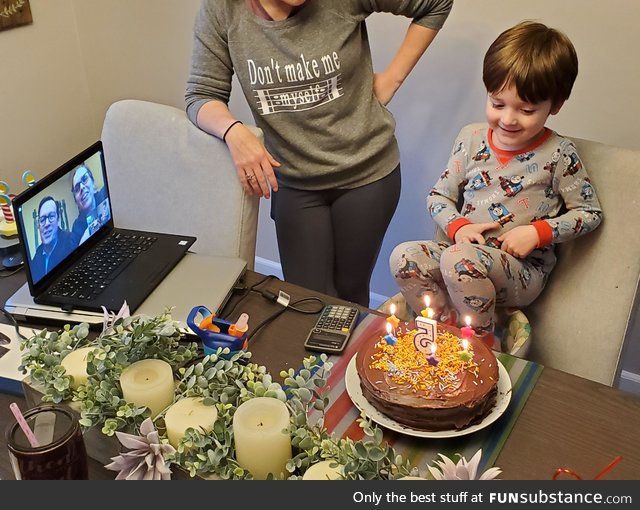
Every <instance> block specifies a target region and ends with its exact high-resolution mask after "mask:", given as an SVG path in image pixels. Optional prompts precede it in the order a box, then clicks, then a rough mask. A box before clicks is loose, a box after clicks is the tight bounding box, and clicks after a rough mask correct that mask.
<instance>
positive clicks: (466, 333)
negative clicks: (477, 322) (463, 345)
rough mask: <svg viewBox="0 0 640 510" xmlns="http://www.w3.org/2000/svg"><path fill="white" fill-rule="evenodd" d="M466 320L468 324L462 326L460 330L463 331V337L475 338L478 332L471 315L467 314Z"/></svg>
mask: <svg viewBox="0 0 640 510" xmlns="http://www.w3.org/2000/svg"><path fill="white" fill-rule="evenodd" d="M464 322H465V323H466V324H467V325H466V326H463V327H462V328H460V332H461V333H462V338H465V339H469V338H473V337H474V335H475V334H476V332H475V331H474V329H473V328H472V327H471V317H469V316H468V315H467V316H465V318H464Z"/></svg>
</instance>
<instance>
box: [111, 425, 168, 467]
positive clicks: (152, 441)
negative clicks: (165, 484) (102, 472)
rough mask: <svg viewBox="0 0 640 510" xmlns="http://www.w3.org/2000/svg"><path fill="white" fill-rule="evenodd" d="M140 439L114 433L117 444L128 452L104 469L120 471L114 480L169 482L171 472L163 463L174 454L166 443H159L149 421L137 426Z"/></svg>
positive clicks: (158, 436)
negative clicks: (118, 442) (127, 449)
mask: <svg viewBox="0 0 640 510" xmlns="http://www.w3.org/2000/svg"><path fill="white" fill-rule="evenodd" d="M140 433H141V435H139V436H136V435H133V434H126V433H124V432H116V436H117V437H118V440H119V441H120V443H121V444H122V446H124V447H125V448H129V450H130V451H128V452H124V453H121V454H120V455H118V456H117V457H112V458H111V460H112V461H113V462H111V463H110V464H107V465H106V466H105V468H106V469H109V470H111V471H119V473H118V476H116V480H171V470H170V469H169V467H168V466H167V464H166V462H165V457H166V456H167V455H172V454H174V453H175V452H176V450H175V448H174V447H173V446H171V445H170V444H169V443H163V442H162V441H161V440H160V435H159V434H158V431H157V430H156V429H155V427H154V426H153V421H152V420H151V418H147V419H146V420H144V421H143V422H142V424H141V425H140Z"/></svg>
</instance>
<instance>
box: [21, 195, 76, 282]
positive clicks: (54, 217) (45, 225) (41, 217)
mask: <svg viewBox="0 0 640 510" xmlns="http://www.w3.org/2000/svg"><path fill="white" fill-rule="evenodd" d="M38 231H39V232H40V239H41V243H40V245H39V246H38V249H37V250H36V254H35V255H34V256H33V259H32V261H31V275H32V277H33V279H34V281H38V280H40V279H41V278H42V277H43V276H44V275H46V274H47V273H48V272H49V271H50V270H51V269H53V268H54V267H55V266H57V265H58V264H59V263H60V261H61V260H62V259H63V258H64V257H65V256H66V255H67V254H68V253H69V252H70V251H71V248H72V246H73V244H72V241H71V233H70V232H69V231H67V230H62V229H61V228H60V209H59V207H58V204H57V202H56V201H55V199H54V198H53V197H50V196H47V197H44V198H43V199H42V200H40V205H39V206H38Z"/></svg>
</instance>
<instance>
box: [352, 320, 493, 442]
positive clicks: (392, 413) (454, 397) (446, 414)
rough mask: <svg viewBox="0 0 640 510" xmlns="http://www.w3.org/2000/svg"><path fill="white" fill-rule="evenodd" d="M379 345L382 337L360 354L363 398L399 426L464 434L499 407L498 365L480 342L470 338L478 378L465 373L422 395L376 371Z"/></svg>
mask: <svg viewBox="0 0 640 510" xmlns="http://www.w3.org/2000/svg"><path fill="white" fill-rule="evenodd" d="M438 327H439V328H441V325H439V326H438ZM447 329H449V328H447ZM450 331H451V332H454V331H455V332H457V330H450ZM454 334H455V333H454ZM379 341H380V337H375V338H372V339H371V341H370V342H369V343H367V345H366V346H365V347H364V348H363V349H361V350H360V351H359V352H358V355H357V358H356V369H357V372H358V375H359V376H360V386H361V388H362V393H363V395H364V397H365V398H366V399H367V400H368V401H369V403H370V404H371V405H372V406H373V407H375V408H376V409H377V410H378V411H380V412H381V413H383V414H384V415H386V416H388V417H389V418H391V419H393V420H395V421H396V422H398V423H401V424H403V425H405V426H408V427H411V428H415V429H417V430H428V431H439V430H451V429H455V430H461V429H464V428H466V427H469V426H470V425H473V424H475V423H478V422H480V421H482V419H483V418H484V417H485V416H486V415H487V414H488V413H489V412H490V411H491V409H492V408H493V406H494V405H495V402H496V395H497V391H498V390H497V386H498V363H497V360H496V357H495V355H494V353H493V352H492V351H491V349H489V348H488V347H487V346H486V345H485V344H483V343H482V342H481V341H480V340H478V339H476V338H472V339H471V340H470V346H471V348H472V350H473V362H475V363H476V364H477V365H478V367H479V369H478V372H477V374H474V373H471V372H470V371H468V370H462V371H460V372H459V373H458V374H456V376H457V377H456V383H455V384H453V385H451V386H450V387H447V388H440V387H439V386H434V387H432V388H429V389H427V390H418V391H416V390H414V389H413V388H411V387H410V386H409V385H408V384H404V383H396V382H394V381H393V379H392V377H391V375H390V374H389V373H388V372H386V371H385V370H380V369H378V368H372V367H371V361H372V356H373V354H374V353H375V352H376V351H378V350H379V347H378V343H379Z"/></svg>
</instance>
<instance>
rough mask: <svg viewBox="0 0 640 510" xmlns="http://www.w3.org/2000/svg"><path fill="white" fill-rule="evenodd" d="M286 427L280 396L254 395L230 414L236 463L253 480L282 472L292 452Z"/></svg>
mask: <svg viewBox="0 0 640 510" xmlns="http://www.w3.org/2000/svg"><path fill="white" fill-rule="evenodd" d="M288 427H289V410H288V409H287V406H286V404H285V403H284V402H282V401H281V400H278V399H275V398H269V397H254V398H252V399H250V400H247V401H246V402H243V403H242V404H240V406H239V407H238V409H237V410H236V412H235V414H234V415H233V437H234V443H235V448H236V461H237V462H238V464H239V465H240V466H241V467H242V468H244V469H246V470H247V471H249V472H250V473H251V474H252V475H253V478H255V479H256V480H266V479H267V475H268V474H269V473H272V474H273V475H274V477H276V478H277V477H280V476H282V475H283V474H285V473H286V472H287V470H286V467H285V466H286V464H287V461H288V460H289V459H291V456H292V453H291V437H290V435H289V432H288V430H287V429H288Z"/></svg>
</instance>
